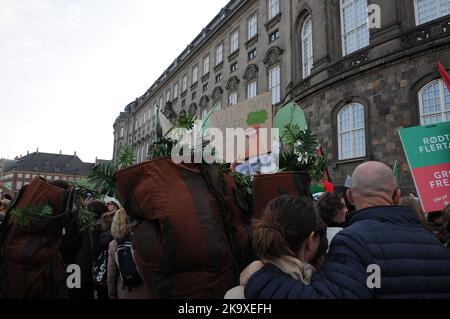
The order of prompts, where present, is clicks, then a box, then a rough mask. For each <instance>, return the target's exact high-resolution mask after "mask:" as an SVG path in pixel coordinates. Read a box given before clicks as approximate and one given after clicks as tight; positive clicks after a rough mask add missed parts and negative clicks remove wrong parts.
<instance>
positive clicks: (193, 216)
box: [116, 158, 247, 299]
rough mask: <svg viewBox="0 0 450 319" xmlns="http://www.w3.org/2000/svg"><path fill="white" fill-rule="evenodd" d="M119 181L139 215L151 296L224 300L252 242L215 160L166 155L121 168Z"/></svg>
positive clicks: (140, 259)
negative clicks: (199, 161) (186, 161)
mask: <svg viewBox="0 0 450 319" xmlns="http://www.w3.org/2000/svg"><path fill="white" fill-rule="evenodd" d="M116 179H117V186H118V190H119V193H120V195H121V198H122V200H123V202H124V206H125V209H126V210H127V212H128V214H129V215H131V216H134V217H137V218H140V219H142V222H141V223H140V224H139V226H138V227H137V228H136V230H135V233H134V244H135V253H136V259H137V260H136V262H137V264H138V268H139V270H140V272H141V275H142V277H143V280H144V282H145V285H146V287H147V293H148V296H149V297H150V298H189V299H192V298H202V299H209V298H217V299H221V298H223V297H224V295H225V293H226V291H227V290H229V289H230V288H232V287H233V286H234V285H235V284H236V282H235V278H236V277H235V275H236V273H235V269H236V267H235V266H236V261H237V259H238V258H239V257H240V256H239V255H240V253H241V251H242V247H243V246H244V245H245V242H246V240H247V232H246V229H245V227H244V225H243V224H242V220H241V215H240V210H239V208H238V207H237V205H236V204H234V203H233V202H234V200H233V194H232V187H233V185H232V184H231V183H230V182H231V181H230V180H229V179H228V178H225V179H223V180H222V182H223V183H225V187H223V188H222V190H219V188H220V185H219V184H220V182H219V180H220V178H219V174H218V170H217V169H216V167H215V166H205V165H195V164H175V163H173V162H172V161H171V160H170V159H168V158H162V159H157V160H153V161H150V162H145V163H142V164H140V165H136V166H134V167H131V168H127V169H124V170H121V171H119V172H118V173H117V174H116ZM227 180H228V182H227ZM227 185H228V186H227Z"/></svg>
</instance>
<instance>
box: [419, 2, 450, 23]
mask: <svg viewBox="0 0 450 319" xmlns="http://www.w3.org/2000/svg"><path fill="white" fill-rule="evenodd" d="M414 4H415V9H416V24H417V25H419V24H422V23H427V22H429V21H432V20H435V19H438V18H440V17H443V16H445V15H447V14H450V0H414Z"/></svg>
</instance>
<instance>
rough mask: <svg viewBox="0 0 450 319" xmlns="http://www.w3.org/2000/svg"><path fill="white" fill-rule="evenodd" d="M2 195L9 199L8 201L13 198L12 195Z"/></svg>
mask: <svg viewBox="0 0 450 319" xmlns="http://www.w3.org/2000/svg"><path fill="white" fill-rule="evenodd" d="M2 196H3V198H4V199H7V200H10V201H12V199H13V198H12V196H11V195H9V194H4V195H2Z"/></svg>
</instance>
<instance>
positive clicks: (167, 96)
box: [166, 90, 170, 102]
mask: <svg viewBox="0 0 450 319" xmlns="http://www.w3.org/2000/svg"><path fill="white" fill-rule="evenodd" d="M169 101H170V90H167V92H166V102H169Z"/></svg>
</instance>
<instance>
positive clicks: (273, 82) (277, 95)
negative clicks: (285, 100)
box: [269, 65, 281, 105]
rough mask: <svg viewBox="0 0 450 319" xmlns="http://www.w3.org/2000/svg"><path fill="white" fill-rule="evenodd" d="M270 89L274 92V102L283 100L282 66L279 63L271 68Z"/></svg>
mask: <svg viewBox="0 0 450 319" xmlns="http://www.w3.org/2000/svg"><path fill="white" fill-rule="evenodd" d="M269 89H270V92H272V104H273V105H275V104H278V103H280V102H281V81H280V66H279V65H277V66H275V67H273V68H271V69H270V70H269Z"/></svg>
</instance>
